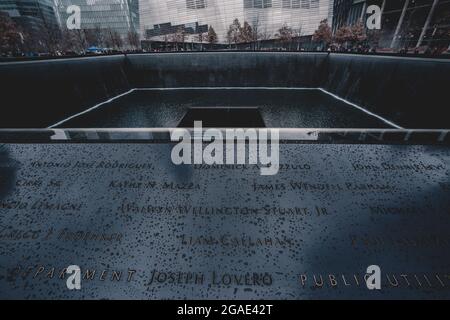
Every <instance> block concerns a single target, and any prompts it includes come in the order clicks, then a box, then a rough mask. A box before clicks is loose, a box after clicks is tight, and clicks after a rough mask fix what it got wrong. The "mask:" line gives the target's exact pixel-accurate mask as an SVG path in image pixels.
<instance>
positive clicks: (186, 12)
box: [139, 0, 333, 43]
mask: <svg viewBox="0 0 450 320" xmlns="http://www.w3.org/2000/svg"><path fill="white" fill-rule="evenodd" d="M139 6H140V23H141V35H142V36H143V37H144V38H146V39H150V40H163V39H165V38H167V36H168V35H170V34H172V33H174V32H176V30H179V29H180V28H181V29H183V30H184V32H185V33H186V35H187V41H189V40H194V39H195V38H196V35H197V34H199V33H203V32H206V31H207V30H208V28H209V26H211V27H213V28H214V30H215V32H216V34H217V36H218V40H219V42H221V43H226V42H227V37H226V35H227V31H228V28H229V26H230V24H232V23H233V21H234V20H235V19H238V20H239V21H240V23H241V25H242V24H243V23H244V21H247V22H248V23H249V24H250V26H252V27H253V28H254V29H257V30H258V34H259V35H258V36H259V38H261V39H273V38H276V34H277V32H278V30H279V29H280V28H281V27H282V26H283V25H286V26H288V27H290V28H292V29H293V30H294V31H295V33H296V34H297V35H312V34H313V33H314V31H315V30H316V29H317V27H318V25H319V23H320V21H321V20H323V19H329V21H330V23H331V19H332V10H333V2H332V1H331V0H140V1H139Z"/></svg>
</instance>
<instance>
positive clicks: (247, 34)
mask: <svg viewBox="0 0 450 320" xmlns="http://www.w3.org/2000/svg"><path fill="white" fill-rule="evenodd" d="M239 39H240V41H241V42H252V41H253V39H254V35H253V29H252V27H251V26H250V24H249V23H248V22H247V21H244V25H243V26H242V28H241V30H240V33H239Z"/></svg>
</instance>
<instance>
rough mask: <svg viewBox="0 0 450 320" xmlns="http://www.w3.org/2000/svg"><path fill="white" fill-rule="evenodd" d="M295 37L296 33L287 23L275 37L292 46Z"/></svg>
mask: <svg viewBox="0 0 450 320" xmlns="http://www.w3.org/2000/svg"><path fill="white" fill-rule="evenodd" d="M293 35H294V31H293V30H292V28H291V27H289V26H288V25H287V24H286V23H285V24H283V26H282V27H281V28H280V29H278V33H277V34H276V35H275V37H277V38H278V39H280V40H281V42H282V43H288V44H289V46H290V44H291V42H292V37H293Z"/></svg>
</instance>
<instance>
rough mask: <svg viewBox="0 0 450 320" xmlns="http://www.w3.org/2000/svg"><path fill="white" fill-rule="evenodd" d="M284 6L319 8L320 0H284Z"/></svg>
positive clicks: (288, 7) (291, 7)
mask: <svg viewBox="0 0 450 320" xmlns="http://www.w3.org/2000/svg"><path fill="white" fill-rule="evenodd" d="M250 1H251V0H250ZM282 6H283V8H286V9H300V8H301V9H309V8H318V7H319V0H282Z"/></svg>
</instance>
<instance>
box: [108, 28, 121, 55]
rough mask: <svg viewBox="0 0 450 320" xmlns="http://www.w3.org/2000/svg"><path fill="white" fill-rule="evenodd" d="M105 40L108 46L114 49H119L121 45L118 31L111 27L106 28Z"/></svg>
mask: <svg viewBox="0 0 450 320" xmlns="http://www.w3.org/2000/svg"><path fill="white" fill-rule="evenodd" d="M106 42H107V43H108V47H111V48H113V49H116V50H120V49H122V47H123V40H122V37H121V36H120V34H119V32H117V31H116V30H113V29H111V28H109V29H107V30H106Z"/></svg>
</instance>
